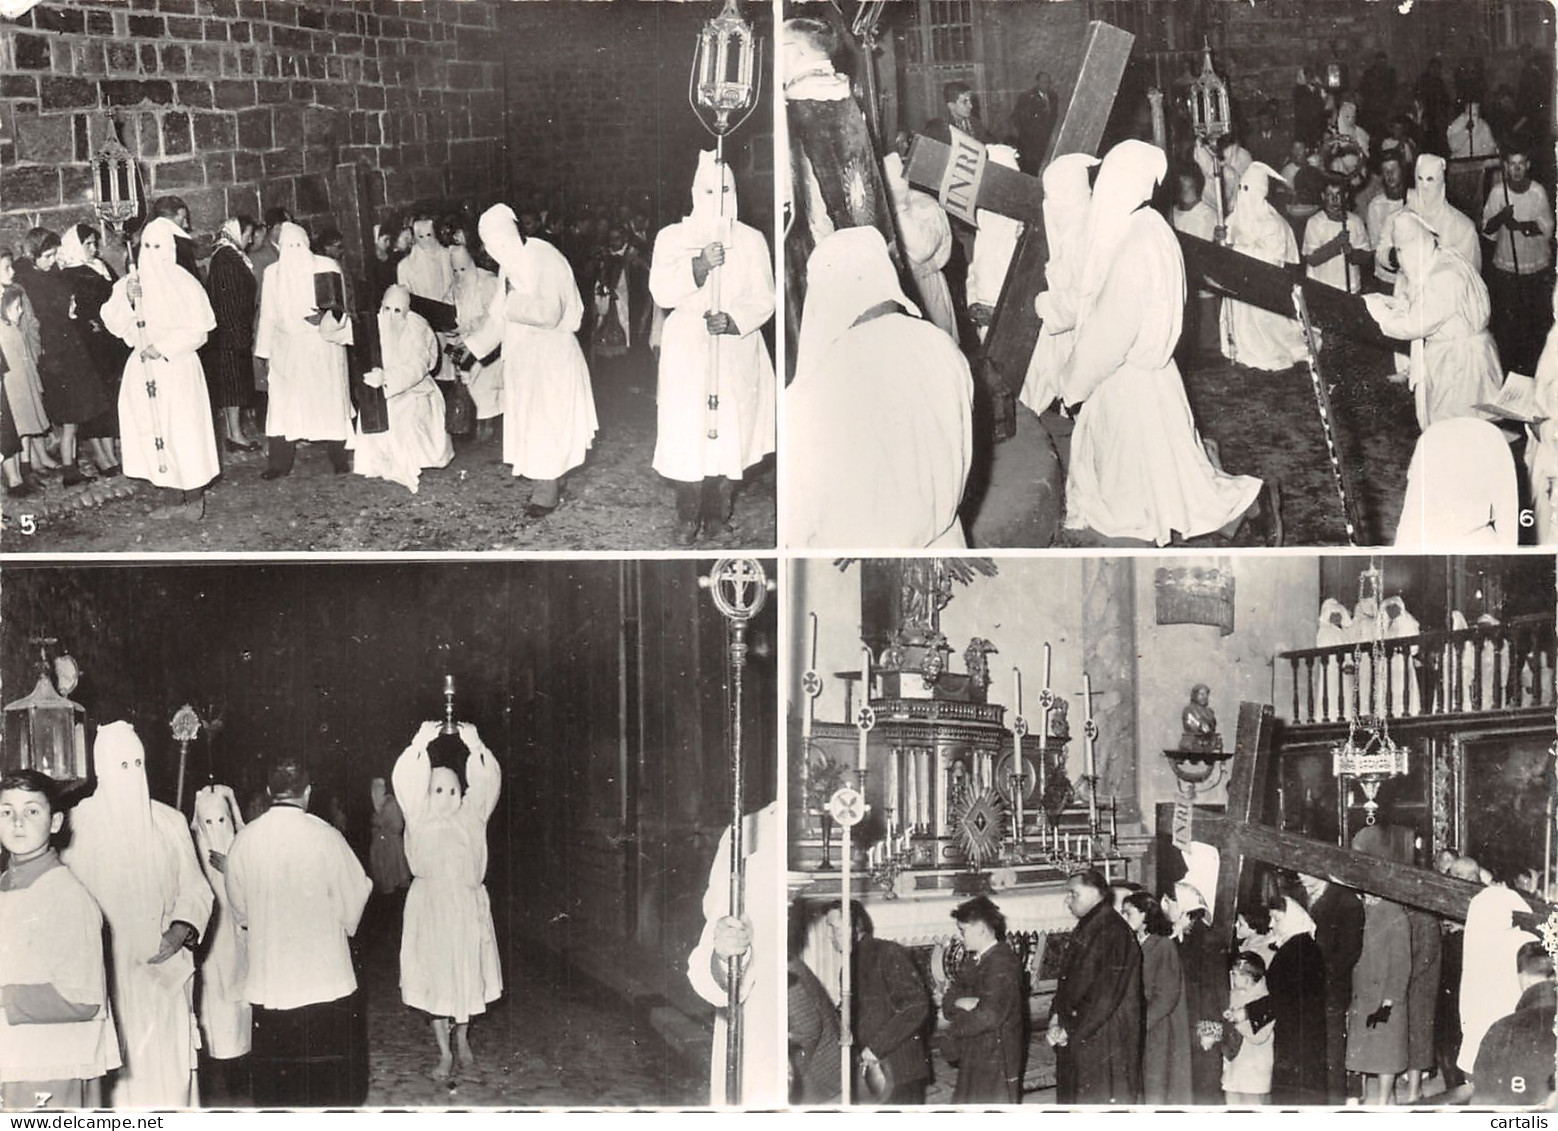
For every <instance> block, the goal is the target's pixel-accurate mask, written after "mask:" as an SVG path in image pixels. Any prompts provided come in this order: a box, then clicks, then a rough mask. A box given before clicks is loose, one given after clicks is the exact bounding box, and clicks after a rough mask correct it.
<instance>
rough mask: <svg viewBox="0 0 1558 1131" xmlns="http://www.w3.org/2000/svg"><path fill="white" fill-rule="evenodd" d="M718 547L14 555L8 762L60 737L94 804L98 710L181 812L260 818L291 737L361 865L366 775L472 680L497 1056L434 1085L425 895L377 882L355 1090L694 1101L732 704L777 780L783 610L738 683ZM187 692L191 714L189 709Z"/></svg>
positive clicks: (364, 959)
mask: <svg viewBox="0 0 1558 1131" xmlns="http://www.w3.org/2000/svg"><path fill="white" fill-rule="evenodd" d="M752 564H753V565H756V564H757V563H752ZM717 565H718V563H715V562H713V561H693V560H680V561H644V562H633V561H620V562H618V561H597V562H556V563H536V562H532V563H514V562H508V563H501V562H492V563H465V564H434V563H395V564H386V563H378V564H372V563H360V562H359V563H353V564H301V563H298V564H253V563H250V564H240V565H231V564H230V565H197V564H188V565H166V566H155V565H145V564H142V565H136V566H64V565H50V566H31V567H30V566H15V565H10V564H8V565H7V568H6V572H5V586H4V592H3V597H0V600H3V610H0V611H3V620H4V624H5V626H6V630H5V633H4V652H3V661H4V686H5V688H6V692H7V694H6V697H5V698H6V701H7V703H8V704H9V705H8V706H7V707H6V712H5V714H6V723H5V734H6V739H5V742H4V744H3V745H0V750H3V751H4V757H5V760H6V767H7V770H10V769H14V768H16V766H15V764H16V760H17V759H18V758H19V757H20V758H22V759H26V758H28V757H29V750H30V751H31V752H32V754H33V755H36V756H38V757H39V758H43V759H46V760H47V761H48V763H49V764H48V765H46V766H45V767H44V768H45V769H48V770H49V772H50V773H51V776H54V777H56V778H57V779H58V780H72V781H73V784H72V786H71V789H72V793H73V796H74V798H75V799H77V800H79V798H80V797H82V796H85V795H90V793H91V792H92V790H93V788H94V783H95V780H96V775H95V763H94V760H93V755H92V750H93V747H94V746H95V743H96V734H97V730H98V728H99V727H100V726H101V725H103V724H106V723H109V722H112V721H114V720H127V721H129V722H130V723H132V724H133V725H134V727H135V729H136V731H137V733H138V735H139V736H140V738H141V740H142V742H143V743H144V745H145V748H146V773H147V779H148V784H149V791H150V795H151V797H152V798H153V799H154V800H155V801H159V802H163V803H165V804H167V805H169V806H174V807H176V808H178V809H179V811H180V812H181V813H182V814H183V816H184V819H185V821H186V822H187V821H188V818H189V815H190V812H191V805H192V799H193V798H194V795H195V793H196V791H197V790H199V789H201V788H203V787H205V786H207V785H212V784H216V785H225V786H230V787H231V788H232V790H233V791H234V794H235V796H236V798H237V799H238V801H239V802H240V803H241V804H242V806H243V808H244V811H245V813H246V814H247V815H248V816H249V817H250V818H251V819H252V818H253V817H254V816H255V815H256V814H257V812H262V811H263V810H264V807H265V796H266V783H267V774H268V773H269V771H270V768H271V766H272V765H273V764H274V763H275V762H276V760H277V759H278V758H280V757H282V756H284V755H291V756H296V757H299V758H301V759H302V760H303V761H304V763H305V765H306V767H307V768H308V770H309V772H310V774H311V776H312V779H313V782H314V790H313V797H312V801H311V803H310V810H311V812H312V813H313V814H314V815H315V816H317V817H320V818H323V819H325V820H329V821H331V822H332V823H333V824H335V825H336V826H337V827H338V828H339V829H340V830H341V831H342V832H343V834H344V835H345V837H346V839H347V841H348V843H350V844H351V845H352V846H353V848H354V850H356V851H357V852H358V853H359V854H360V855H361V856H362V858H363V859H364V861H365V863H366V861H367V859H368V844H369V842H370V841H371V840H373V839H374V835H375V834H374V832H373V831H372V830H371V829H370V824H371V823H372V822H373V819H374V813H375V810H374V806H373V805H372V804H370V800H371V798H370V792H371V791H370V782H371V781H372V779H374V778H381V777H387V776H389V773H390V770H391V767H392V766H393V765H394V763H395V761H396V758H397V756H399V755H400V753H401V751H402V750H403V749H404V748H405V747H406V745H407V744H408V743H409V742H410V741H411V739H412V735H413V734H414V732H415V731H416V730H417V727H418V724H419V723H421V722H422V721H423V720H435V721H436V720H443V719H444V718H445V717H446V703H447V704H450V706H449V707H448V710H449V711H451V712H452V716H453V718H454V719H456V720H458V721H461V722H471V723H474V724H475V726H476V728H477V730H478V732H479V733H480V736H481V738H482V739H483V740H484V741H485V743H486V745H487V746H488V747H489V748H490V749H491V751H492V752H493V753H494V754H495V756H496V759H497V761H498V763H499V766H500V767H501V770H502V777H503V780H502V792H501V797H500V800H499V802H498V805H497V809H496V811H495V812H494V814H493V815H492V817H491V820H490V823H489V826H488V830H487V840H488V844H489V846H490V863H489V865H488V870H487V873H486V887H487V889H488V891H489V892H490V895H491V899H492V905H493V918H494V920H495V922H496V927H497V939H498V947H499V951H500V956H501V961H502V968H503V972H504V975H505V978H504V984H505V985H506V986H507V987H508V992H507V994H506V995H505V996H504V997H503V998H501V999H499V1000H498V1001H497V1002H495V1003H493V1004H492V1006H490V1007H489V1010H488V1012H487V1013H486V1014H485V1015H482V1016H478V1017H476V1018H475V1019H474V1021H473V1023H472V1027H471V1040H472V1043H473V1045H474V1046H475V1047H476V1048H477V1050H478V1055H480V1056H481V1057H482V1058H483V1060H484V1061H485V1063H486V1071H485V1078H484V1079H483V1080H481V1081H479V1082H472V1081H468V1080H467V1081H462V1082H460V1084H459V1087H458V1090H456V1088H455V1084H454V1082H452V1081H451V1082H450V1083H449V1084H448V1085H447V1089H446V1085H445V1084H444V1083H441V1082H437V1081H433V1080H430V1079H429V1078H428V1076H427V1073H426V1071H425V1070H426V1068H427V1067H428V1064H430V1063H431V1059H430V1057H429V1055H428V1054H429V1052H430V1050H431V1048H432V1041H431V1039H430V1038H429V1037H428V1035H427V1029H426V1021H425V1018H423V1019H420V1020H419V1019H418V1018H419V1016H420V1015H418V1014H416V1013H415V1012H414V1011H413V1010H411V1009H409V1008H407V1007H405V1006H404V1005H402V1003H401V1000H400V995H399V993H398V991H397V983H398V980H399V979H398V977H397V968H396V959H397V953H398V948H399V941H400V934H401V931H400V903H399V902H398V901H399V900H400V899H403V898H404V894H405V893H404V892H403V891H402V892H399V894H398V895H396V894H387V895H386V894H378V893H375V894H374V895H373V896H372V897H371V898H370V902H369V905H368V909H367V912H366V915H365V918H364V921H363V925H362V927H361V928H360V929H359V930H358V933H357V937H356V940H355V944H354V949H355V952H356V953H355V958H356V965H357V968H358V978H359V981H360V983H361V984H362V985H363V987H364V993H365V996H366V1002H367V1018H368V1020H367V1024H368V1047H369V1054H368V1070H369V1072H370V1078H369V1081H368V1090H367V1094H366V1098H365V1099H363V1100H360V1101H359V1102H361V1103H366V1104H367V1105H368V1106H373V1107H380V1106H391V1107H400V1106H408V1105H410V1106H428V1105H432V1106H447V1105H453V1106H511V1107H535V1106H546V1105H568V1104H573V1105H578V1104H591V1105H599V1104H604V1105H607V1106H644V1105H674V1106H688V1105H691V1106H698V1105H701V1104H703V1103H705V1102H707V1097H708V1086H709V1075H708V1072H709V1058H710V1029H711V1026H712V1022H713V1018H714V1009H713V1007H712V1006H710V1005H709V1004H708V1002H706V1001H704V1000H703V999H702V998H700V997H699V996H698V995H697V993H695V992H694V990H693V988H692V987H691V986H690V985H689V981H688V955H689V953H690V952H691V951H692V950H693V948H694V947H695V945H696V944H697V943H698V940H699V935H700V932H702V930H703V928H704V909H703V901H704V897H705V888H706V886H707V885H708V883H709V877H710V873H711V868H712V867H713V866H714V865H715V863H716V856H717V852H716V849H717V846H718V845H719V844H720V841H721V835H722V833H723V832H724V831H725V830H726V829H727V827H728V825H729V824H730V820H731V816H730V812H731V804H732V799H731V732H732V727H731V726H730V725H729V723H730V722H731V721H733V720H734V719H735V718H737V714H736V712H737V711H738V710H739V718H740V720H741V722H742V723H743V724H744V725H743V726H742V728H741V731H740V733H741V735H742V736H743V737H742V739H741V741H742V759H743V761H742V768H743V776H742V782H743V785H744V793H745V805H744V809H745V810H746V811H747V812H749V813H751V812H756V811H758V810H760V809H761V808H762V807H763V806H764V805H766V804H768V803H769V802H771V801H772V800H773V798H774V796H775V790H776V788H777V772H776V765H777V763H776V754H775V741H776V739H775V735H776V734H777V720H776V716H775V704H774V690H775V687H776V683H777V674H776V669H775V660H774V652H775V649H774V623H775V622H774V615H775V612H774V610H775V606H774V604H773V602H772V601H768V602H766V607H761V606H762V605H763V604H764V602H762V601H761V600H756V601H754V600H753V598H754V597H755V596H756V590H752V591H750V592H748V593H747V595H746V597H745V599H744V600H745V606H744V608H745V612H746V613H752V612H754V611H755V613H756V615H755V616H749V617H748V618H747V619H745V620H743V621H742V622H741V624H742V631H743V634H744V641H745V643H744V652H743V658H742V660H741V666H740V673H741V674H742V675H743V676H744V678H743V679H742V680H741V681H740V682H741V684H742V691H741V694H740V697H739V699H737V698H736V695H735V692H734V690H733V689H734V687H735V683H736V680H735V678H734V677H735V676H736V674H737V670H736V668H735V666H734V665H735V664H736V660H735V659H734V658H733V656H732V651H731V644H732V642H733V641H732V635H731V632H732V625H733V624H734V623H735V622H734V621H733V620H730V619H727V617H726V616H725V614H724V613H722V612H721V611H720V609H719V608H717V607H716V605H715V603H714V600H713V598H712V596H711V592H710V590H708V589H706V588H704V587H702V586H700V584H699V580H700V578H707V577H709V576H710V574H711V571H713V570H715V569H716V568H717ZM760 568H762V569H763V570H764V572H766V574H767V575H768V576H770V577H771V576H772V572H773V566H772V563H769V564H767V565H766V566H763V567H760ZM738 603H739V602H738ZM62 658H63V662H61V661H62ZM29 692H30V693H31V694H28V693H29ZM446 693H448V694H447V695H446ZM40 703H42V704H43V706H42V707H40ZM62 703H63V704H65V705H66V706H65V707H64V708H63V710H61V708H60V706H59V705H60V704H62ZM181 706H183V708H184V710H183V712H180V708H181ZM49 710H52V711H53V712H54V713H53V714H48V711H49ZM40 711H42V712H43V714H44V715H47V716H48V719H52V720H53V722H52V723H49V725H51V726H52V725H55V724H57V723H58V722H59V719H58V717H57V716H59V715H61V714H62V715H63V717H64V720H65V721H64V723H63V726H64V728H65V730H64V732H63V733H64V734H65V735H66V736H69V735H70V733H71V730H72V729H74V730H75V731H76V733H77V735H78V736H79V737H78V738H77V739H75V740H74V741H73V740H71V739H70V738H69V737H67V738H66V739H65V740H64V741H63V742H61V743H56V744H55V745H50V744H49V743H48V742H47V741H46V740H45V739H44V738H41V737H40V738H37V739H36V741H35V742H34V743H33V744H32V745H31V746H28V745H26V744H24V743H23V742H22V741H21V735H22V733H23V732H24V731H27V730H28V727H29V726H31V727H32V728H33V730H32V731H29V732H28V733H30V734H38V735H41V734H43V731H41V730H39V729H38V728H39V727H40V725H41V724H40V722H39V719H40V718H42V716H41V715H39V712H40ZM190 712H192V713H193V716H194V720H195V721H194V724H193V725H192V726H191V728H190V730H187V731H186V730H182V729H181V728H178V727H176V726H173V725H171V723H170V721H172V720H175V718H176V715H179V716H187V715H188V714H189V713H190ZM45 721H47V720H45ZM175 733H181V734H183V735H184V739H185V740H184V741H182V742H181V741H180V740H179V739H177V738H175ZM78 743H79V746H78ZM375 827H376V826H375ZM67 829H68V826H67ZM63 839H64V840H66V841H68V832H67V834H66V837H65V838H63ZM752 888H753V893H754V894H753V898H754V899H757V898H759V895H758V893H760V892H771V890H772V889H771V886H770V884H769V882H767V881H759V880H758V879H757V878H755V877H754V879H753V880H752ZM771 992H773V993H777V987H774V988H773V989H772V990H771ZM242 1067H243V1064H242V1060H241V1059H239V1060H221V1061H217V1060H212V1059H205V1060H203V1061H202V1062H201V1066H200V1069H201V1071H200V1076H201V1089H202V1094H203V1096H204V1097H205V1102H206V1103H207V1104H213V1105H218V1106H225V1105H237V1106H247V1105H248V1103H249V1102H250V1100H249V1098H248V1095H247V1092H246V1090H245V1086H244V1078H243V1075H242Z"/></svg>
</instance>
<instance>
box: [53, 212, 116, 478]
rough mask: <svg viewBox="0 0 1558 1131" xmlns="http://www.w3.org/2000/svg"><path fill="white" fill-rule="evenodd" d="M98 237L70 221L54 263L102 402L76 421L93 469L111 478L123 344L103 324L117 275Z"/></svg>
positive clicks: (92, 229)
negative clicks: (102, 252)
mask: <svg viewBox="0 0 1558 1131" xmlns="http://www.w3.org/2000/svg"><path fill="white" fill-rule="evenodd" d="M101 242H102V241H101V238H100V237H99V236H98V233H97V229H96V228H92V227H89V226H88V225H86V224H72V225H71V226H70V227H69V228H67V229H66V230H65V234H64V235H63V236H62V237H60V250H59V258H58V260H57V261H56V268H57V270H58V271H59V273H60V277H61V278H63V279H64V280H66V281H67V282H68V284H69V286H70V293H71V297H72V298H73V299H74V300H75V304H76V324H77V326H78V327H79V328H80V331H81V333H82V334H83V336H84V337H85V338H86V345H87V355H88V357H89V358H90V359H91V361H92V365H93V370H94V372H95V373H96V375H97V380H98V384H99V385H101V386H102V389H103V394H104V397H105V399H106V401H107V404H106V405H105V406H104V409H103V411H102V412H100V413H98V415H97V416H95V417H93V418H92V419H91V420H89V421H86V422H85V423H83V424H82V425H81V430H80V435H81V438H82V439H84V440H86V441H87V445H88V447H90V448H91V449H92V459H93V462H94V463H96V464H97V470H98V473H99V474H101V475H104V476H107V477H109V478H112V477H113V476H115V475H118V474H119V472H120V467H119V452H118V448H117V445H116V444H115V440H116V439H117V438H118V436H119V413H118V410H117V408H116V407H115V406H116V404H117V401H118V397H119V382H120V379H121V378H122V377H123V375H124V363H125V355H126V352H127V351H126V349H125V345H124V343H123V342H121V341H120V340H119V339H118V338H116V337H114V336H113V334H111V333H109V331H108V327H106V326H104V325H103V314H102V311H103V304H104V303H105V302H107V301H108V299H109V296H110V295H112V294H113V293H114V283H115V282H116V281H117V280H118V276H117V275H115V274H114V269H113V268H112V267H110V266H109V265H108V264H106V263H104V262H103V260H102V257H101V256H100V255H99V254H98V252H99V250H100V247H101Z"/></svg>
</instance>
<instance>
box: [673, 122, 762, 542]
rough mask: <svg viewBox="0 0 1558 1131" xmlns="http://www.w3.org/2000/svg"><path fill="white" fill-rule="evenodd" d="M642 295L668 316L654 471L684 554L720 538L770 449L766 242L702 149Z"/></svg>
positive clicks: (726, 176)
mask: <svg viewBox="0 0 1558 1131" xmlns="http://www.w3.org/2000/svg"><path fill="white" fill-rule="evenodd" d="M716 291H717V292H718V302H717V303H716V301H715V292H716ZM649 293H650V295H651V296H652V297H653V298H654V301H655V304H656V305H657V306H662V307H664V308H665V309H666V310H668V311H669V312H670V313H669V314H668V315H667V316H666V320H665V326H664V328H663V330H662V331H661V338H660V374H659V376H660V385H659V393H658V396H657V397H656V409H657V419H656V435H655V455H654V469H655V471H656V472H658V473H659V474H660V475H663V476H664V477H665V478H667V479H669V480H671V481H672V483H673V484H674V485H675V491H676V520H677V541H678V542H679V543H680V544H682V545H684V546H688V545H692V543H693V542H694V541H696V540H697V538H698V536H699V532H700V530H701V531H702V533H703V534H704V535H710V534H716V535H717V534H719V533H722V532H723V531H724V530H725V529H726V527H727V525H728V523H729V521H730V513H731V501H732V494H733V491H734V488H735V484H736V483H738V482H740V481H741V478H742V476H743V475H744V474H745V472H746V469H747V468H749V467H751V466H752V465H753V464H755V463H757V462H758V461H759V460H761V459H762V458H763V457H764V456H766V455H768V454H769V453H770V452H772V451H773V450H774V430H775V424H774V416H775V405H774V395H775V394H774V367H773V362H772V361H771V360H770V359H769V356H768V346H767V344H766V343H765V342H764V341H763V336H762V334H761V333H759V331H760V330H761V329H762V327H763V326H764V325H765V324H766V323H767V322H768V320H769V319H770V318H772V317H773V316H774V276H773V269H772V267H771V265H770V261H769V255H768V244H767V242H766V241H765V240H764V239H763V236H762V233H760V232H759V231H758V230H757V229H756V228H753V227H749V226H748V225H746V224H742V223H740V222H738V221H737V219H736V178H735V175H734V174H733V173H732V172H731V171H730V166H728V165H724V164H719V163H717V162H716V161H715V160H714V154H713V153H711V152H709V151H704V152H702V153H700V154H699V156H698V171H697V173H696V174H694V176H693V184H692V211H691V212H690V213H689V214H688V215H687V217H686V219H684V220H681V221H680V222H678V223H675V224H671V225H670V226H668V227H666V228H664V229H662V230H661V232H660V234H659V235H658V236H656V237H655V246H654V251H653V253H652V254H651V256H650V260H649ZM711 368H712V369H714V370H716V372H714V373H713V375H712V377H713V379H712V385H713V389H712V392H713V394H714V395H715V396H716V397H717V398H718V400H717V403H718V408H717V409H716V410H715V412H714V413H713V414H712V419H711V413H710V411H709V409H708V399H709V396H710V392H711V389H710V386H711V372H710V371H711ZM710 432H713V433H715V436H713V437H712V438H711V437H710V435H709V433H710Z"/></svg>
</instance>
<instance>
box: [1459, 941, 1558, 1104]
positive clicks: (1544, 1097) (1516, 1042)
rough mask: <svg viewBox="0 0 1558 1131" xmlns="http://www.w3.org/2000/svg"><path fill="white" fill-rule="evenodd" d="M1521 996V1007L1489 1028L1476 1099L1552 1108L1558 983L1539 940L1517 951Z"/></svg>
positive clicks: (1475, 1081)
mask: <svg viewBox="0 0 1558 1131" xmlns="http://www.w3.org/2000/svg"><path fill="white" fill-rule="evenodd" d="M1515 969H1516V972H1517V974H1518V975H1519V977H1520V989H1521V994H1520V1001H1519V1002H1518V1003H1517V1004H1516V1005H1515V1012H1513V1013H1511V1014H1508V1015H1507V1016H1504V1017H1500V1018H1499V1019H1498V1020H1497V1021H1495V1022H1493V1024H1492V1026H1490V1027H1489V1029H1488V1031H1487V1034H1486V1035H1485V1036H1484V1037H1483V1038H1482V1044H1481V1045H1480V1046H1479V1047H1478V1049H1477V1063H1476V1065H1475V1066H1474V1067H1473V1069H1472V1074H1471V1079H1472V1096H1471V1102H1472V1103H1473V1104H1476V1105H1478V1106H1479V1107H1480V1106H1482V1105H1483V1104H1488V1105H1506V1104H1507V1105H1518V1106H1520V1107H1543V1108H1545V1107H1547V1106H1548V1104H1549V1102H1550V1101H1551V1098H1552V1094H1553V1089H1554V1082H1553V1017H1554V1014H1555V1013H1558V985H1554V983H1553V959H1552V956H1551V955H1550V954H1548V953H1547V951H1546V950H1545V949H1544V948H1543V946H1542V944H1541V943H1539V942H1528V943H1525V944H1524V945H1523V946H1521V948H1520V950H1519V952H1518V953H1517V954H1516V956H1515Z"/></svg>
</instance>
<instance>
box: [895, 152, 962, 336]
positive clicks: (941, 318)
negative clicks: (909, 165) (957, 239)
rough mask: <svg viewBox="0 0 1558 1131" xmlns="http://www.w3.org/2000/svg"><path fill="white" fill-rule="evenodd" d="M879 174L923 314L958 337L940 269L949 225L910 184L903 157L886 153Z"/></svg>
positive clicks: (948, 252) (948, 249)
mask: <svg viewBox="0 0 1558 1131" xmlns="http://www.w3.org/2000/svg"><path fill="white" fill-rule="evenodd" d="M882 177H883V179H884V180H885V181H886V182H887V194H888V195H889V196H890V197H892V200H893V213H894V215H895V216H896V217H897V220H898V246H899V247H900V248H902V249H903V253H904V256H905V258H907V260H908V262H909V270H910V271H911V272H913V274H914V286H915V290H916V291H918V292H919V299H920V306H921V307H922V308H923V309H924V312H925V317H926V318H928V319H930V321H931V322H932V323H934V324H935V325H937V326H939V327H941V329H942V330H943V331H944V332H945V333H946V334H947V336H948V337H950V338H952V340H953V341H956V340H957V336H958V320H957V315H956V314H955V313H954V312H953V310H952V288H951V287H949V286H947V277H946V275H944V274H943V273H942V269H943V268H944V267H946V265H947V262H948V260H950V259H951V258H952V225H951V224H950V223H949V222H948V221H947V214H946V213H945V212H943V211H942V209H941V205H939V204H937V203H936V198H935V197H933V196H930V195H928V194H926V193H923V192H921V191H920V190H919V189H917V188H913V187H912V186H911V185H910V184H909V178H908V177H906V176H905V175H904V171H903V158H902V157H900V156H899V155H898V154H896V153H889V154H888V155H887V156H886V157H884V158H882Z"/></svg>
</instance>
